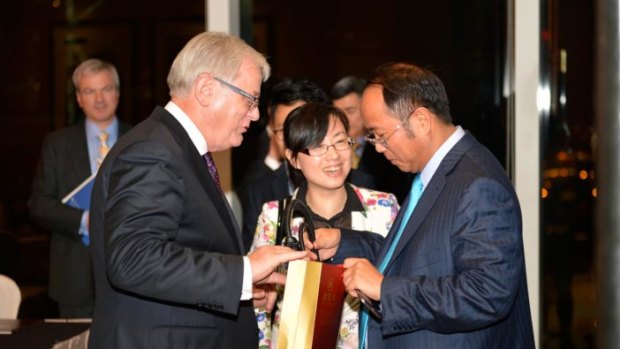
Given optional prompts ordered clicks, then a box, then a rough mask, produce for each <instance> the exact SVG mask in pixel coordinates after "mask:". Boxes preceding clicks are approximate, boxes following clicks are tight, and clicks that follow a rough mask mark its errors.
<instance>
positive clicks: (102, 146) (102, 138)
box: [97, 131, 110, 167]
mask: <svg viewBox="0 0 620 349" xmlns="http://www.w3.org/2000/svg"><path fill="white" fill-rule="evenodd" d="M109 136H110V135H109V134H108V133H107V132H106V131H101V133H99V135H98V136H97V138H99V156H98V157H97V167H99V166H101V163H102V162H103V159H105V156H106V155H108V152H109V151H110V147H108V137H109Z"/></svg>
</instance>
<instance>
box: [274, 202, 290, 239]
mask: <svg viewBox="0 0 620 349" xmlns="http://www.w3.org/2000/svg"><path fill="white" fill-rule="evenodd" d="M286 203H287V199H280V200H278V226H277V229H276V242H275V244H274V245H281V244H282V240H283V239H284V236H285V235H286V232H285V231H284V224H283V223H284V207H285V206H286Z"/></svg>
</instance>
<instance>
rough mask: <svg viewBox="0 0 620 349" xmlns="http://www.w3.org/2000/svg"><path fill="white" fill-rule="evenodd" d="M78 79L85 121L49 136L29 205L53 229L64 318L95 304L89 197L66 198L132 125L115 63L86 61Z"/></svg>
mask: <svg viewBox="0 0 620 349" xmlns="http://www.w3.org/2000/svg"><path fill="white" fill-rule="evenodd" d="M73 84H74V87H75V95H76V98H77V102H78V104H79V106H80V107H81V108H82V111H83V112H84V115H85V120H84V121H81V122H79V123H78V124H76V125H73V126H70V127H67V128H65V129H61V130H57V131H54V132H52V133H50V134H49V135H48V136H47V137H46V138H45V140H44V142H43V147H42V151H41V159H40V161H39V165H38V168H37V173H36V175H35V179H34V183H33V186H32V194H31V196H30V199H29V201H28V206H29V209H30V215H31V217H32V219H33V220H34V221H35V222H36V223H37V224H39V225H40V226H41V227H43V228H46V229H49V230H50V231H51V239H50V240H51V241H50V245H51V246H50V276H49V290H48V291H49V296H50V298H51V299H53V300H54V301H56V302H58V306H59V314H60V317H62V318H89V317H91V316H92V313H93V306H94V301H93V300H94V284H93V275H92V265H91V260H90V256H89V252H88V247H87V246H88V243H89V235H88V234H89V232H88V224H89V214H88V202H89V200H83V199H82V200H80V202H79V203H78V204H73V206H79V205H82V206H80V207H72V206H71V205H68V204H64V203H63V199H64V198H66V199H67V201H68V200H69V199H70V197H67V196H68V194H70V193H72V192H73V191H74V190H75V189H76V188H77V187H79V186H80V185H81V184H82V183H84V182H85V181H86V180H87V179H91V180H92V179H93V178H94V177H92V176H93V174H95V173H96V172H97V168H98V166H99V164H100V163H101V161H102V160H103V158H104V157H105V155H106V154H107V152H108V151H109V149H110V148H111V147H112V146H113V145H114V143H115V142H116V140H117V139H118V137H119V136H120V135H122V134H123V133H125V132H126V131H128V130H129V126H128V125H125V124H123V123H121V122H119V121H118V119H117V117H116V108H117V106H118V100H119V96H120V81H119V77H118V72H117V70H116V68H115V67H114V66H113V65H112V64H110V63H107V62H104V61H101V60H99V59H88V60H86V61H84V62H82V63H81V64H80V65H78V67H77V68H76V69H75V71H74V72H73ZM89 187H90V186H86V189H88V188H89ZM80 194H82V195H84V194H87V195H86V196H87V197H89V196H90V193H88V192H82V193H80ZM85 203H86V204H85Z"/></svg>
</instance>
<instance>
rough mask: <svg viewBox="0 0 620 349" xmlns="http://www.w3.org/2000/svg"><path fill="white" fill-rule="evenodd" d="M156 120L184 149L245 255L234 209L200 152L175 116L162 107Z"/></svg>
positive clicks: (202, 184) (190, 163)
mask: <svg viewBox="0 0 620 349" xmlns="http://www.w3.org/2000/svg"><path fill="white" fill-rule="evenodd" d="M154 118H155V119H157V120H159V121H161V122H162V123H163V124H164V125H165V126H166V127H167V128H168V129H169V130H170V132H171V133H172V135H173V137H174V139H175V140H176V141H177V143H178V144H179V146H180V147H181V148H182V149H183V153H184V154H185V155H186V157H187V161H188V163H189V165H190V167H191V169H192V171H193V172H194V174H195V175H196V177H198V178H199V179H200V180H199V182H200V185H201V186H202V187H203V189H204V190H205V192H206V193H207V195H208V196H209V198H210V199H211V201H212V202H213V204H214V205H215V207H216V208H217V211H218V212H219V214H220V217H222V219H223V220H224V222H225V223H226V226H229V227H233V230H234V235H235V240H236V241H237V248H238V249H239V253H241V254H242V253H243V243H242V240H241V231H240V230H239V227H238V226H237V222H236V221H235V219H234V216H233V214H232V209H231V208H230V207H229V206H228V202H227V200H226V198H225V197H224V195H223V194H222V193H221V192H220V190H219V189H218V188H217V185H216V184H215V182H214V181H213V178H212V177H211V174H210V173H209V170H208V169H207V165H206V163H205V161H204V159H203V158H202V156H201V155H200V154H198V150H196V147H195V146H194V143H192V140H191V139H190V138H189V136H188V135H187V132H186V131H185V129H184V128H183V126H181V124H180V123H179V122H178V121H177V120H176V119H175V118H174V116H172V115H170V113H168V111H166V110H165V109H163V108H161V107H157V109H156V110H155V113H154Z"/></svg>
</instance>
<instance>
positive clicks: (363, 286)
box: [342, 258, 383, 301]
mask: <svg viewBox="0 0 620 349" xmlns="http://www.w3.org/2000/svg"><path fill="white" fill-rule="evenodd" d="M343 266H344V268H345V271H344V274H343V275H342V280H343V281H344V286H345V288H346V290H347V292H348V293H349V294H350V295H351V296H353V297H359V295H358V294H357V292H356V291H355V290H356V289H357V290H361V291H362V292H364V294H366V296H368V297H369V298H371V299H373V300H376V301H379V300H381V283H382V282H383V275H382V274H381V273H379V271H378V270H377V269H376V268H375V267H374V266H373V265H372V263H370V262H369V261H368V260H367V259H365V258H347V259H345V260H344V264H343Z"/></svg>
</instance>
